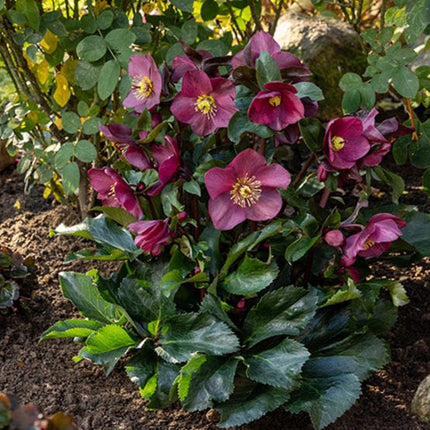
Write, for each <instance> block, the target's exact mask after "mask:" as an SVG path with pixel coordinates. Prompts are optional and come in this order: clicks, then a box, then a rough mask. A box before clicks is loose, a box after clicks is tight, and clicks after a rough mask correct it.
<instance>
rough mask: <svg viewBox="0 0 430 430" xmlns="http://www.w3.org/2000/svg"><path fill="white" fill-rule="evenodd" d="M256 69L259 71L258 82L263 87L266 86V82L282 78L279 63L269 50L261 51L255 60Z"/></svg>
mask: <svg viewBox="0 0 430 430" xmlns="http://www.w3.org/2000/svg"><path fill="white" fill-rule="evenodd" d="M255 69H256V71H257V82H258V85H259V86H260V88H261V89H263V88H264V84H266V83H267V82H272V81H281V80H282V77H281V71H280V70H279V66H278V63H277V62H276V61H275V60H274V59H273V58H272V56H271V55H270V54H269V53H268V52H267V51H261V53H260V55H259V57H258V58H257V61H256V62H255Z"/></svg>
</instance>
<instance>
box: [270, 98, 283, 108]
mask: <svg viewBox="0 0 430 430" xmlns="http://www.w3.org/2000/svg"><path fill="white" fill-rule="evenodd" d="M269 104H270V106H273V107H278V106H279V105H280V104H281V97H280V96H274V97H270V99H269Z"/></svg>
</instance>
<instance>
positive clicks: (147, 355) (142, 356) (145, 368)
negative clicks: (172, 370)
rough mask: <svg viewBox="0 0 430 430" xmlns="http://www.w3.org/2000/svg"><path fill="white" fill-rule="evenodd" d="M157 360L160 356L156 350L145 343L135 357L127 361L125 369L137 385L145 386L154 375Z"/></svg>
mask: <svg viewBox="0 0 430 430" xmlns="http://www.w3.org/2000/svg"><path fill="white" fill-rule="evenodd" d="M157 361H158V357H157V355H156V354H155V353H154V350H153V349H152V348H151V347H147V345H145V346H144V347H143V348H142V349H141V350H140V351H139V352H137V354H134V355H133V357H132V358H131V359H130V360H128V361H127V364H126V366H125V370H126V372H127V375H128V377H129V378H130V380H131V381H132V382H133V383H135V384H136V385H137V386H139V387H141V388H143V387H144V386H145V385H146V384H147V382H148V381H149V379H150V378H151V377H152V376H153V374H154V372H155V369H156V364H157Z"/></svg>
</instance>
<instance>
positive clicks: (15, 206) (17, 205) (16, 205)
mask: <svg viewBox="0 0 430 430" xmlns="http://www.w3.org/2000/svg"><path fill="white" fill-rule="evenodd" d="M13 207H14V208H15V209H21V202H20V201H19V200H17V201H16V202H15V203H14V204H13Z"/></svg>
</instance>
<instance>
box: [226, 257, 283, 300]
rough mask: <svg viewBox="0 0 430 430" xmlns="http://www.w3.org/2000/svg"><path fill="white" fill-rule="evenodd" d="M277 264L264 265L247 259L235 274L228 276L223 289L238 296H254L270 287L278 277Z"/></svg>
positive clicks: (249, 258) (259, 261)
mask: <svg viewBox="0 0 430 430" xmlns="http://www.w3.org/2000/svg"><path fill="white" fill-rule="evenodd" d="M278 273H279V270H278V266H277V264H276V262H275V261H274V260H272V261H271V262H270V263H264V262H263V261H261V260H259V259H258V258H251V257H248V256H247V255H245V258H244V259H243V260H242V262H241V263H240V264H239V267H238V268H237V270H236V271H234V272H233V273H230V274H229V275H228V276H226V277H225V278H224V280H223V282H222V287H223V288H224V290H226V291H228V292H229V293H232V294H236V295H243V296H247V295H252V294H255V293H258V292H259V291H261V290H263V289H264V288H266V287H267V286H269V285H270V284H271V283H272V282H273V281H274V280H275V279H276V277H277V276H278Z"/></svg>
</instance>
